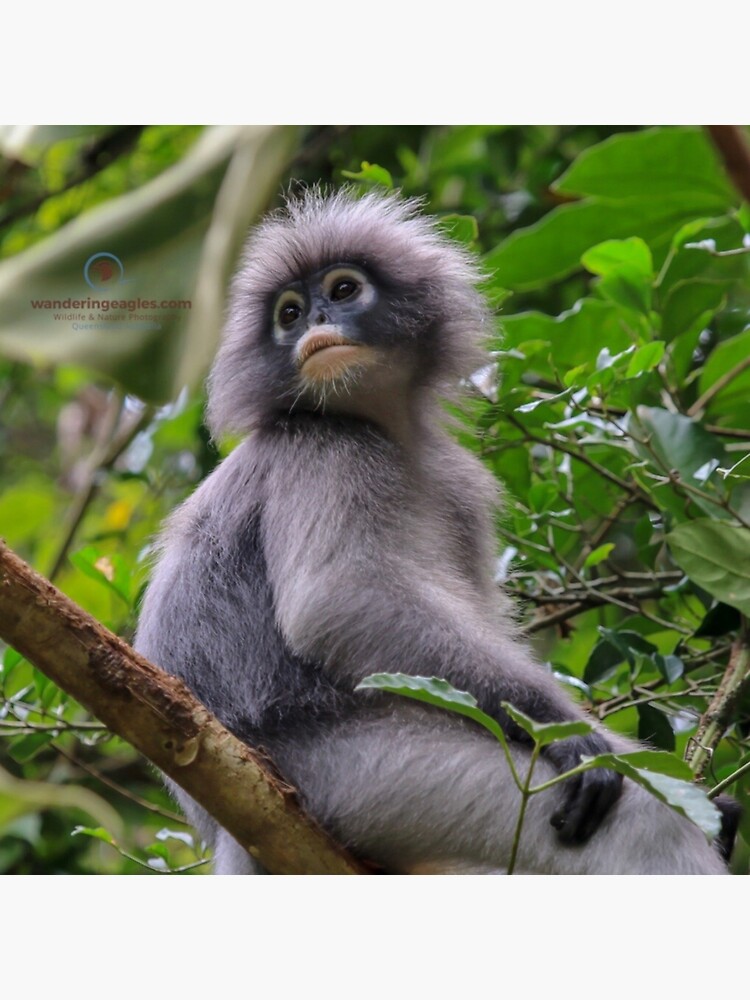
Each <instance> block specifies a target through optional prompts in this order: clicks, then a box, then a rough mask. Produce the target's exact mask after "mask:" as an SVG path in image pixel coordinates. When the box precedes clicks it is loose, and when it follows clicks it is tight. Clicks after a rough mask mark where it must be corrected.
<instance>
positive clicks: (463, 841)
mask: <svg viewBox="0 0 750 1000" xmlns="http://www.w3.org/2000/svg"><path fill="white" fill-rule="evenodd" d="M613 739H615V738H614V737H613ZM616 742H618V743H622V741H619V740H616ZM620 749H633V746H632V745H630V744H627V743H622V746H621V747H620ZM272 755H273V756H274V759H275V760H276V762H277V764H278V765H279V767H280V769H281V771H282V773H283V774H284V775H285V777H286V778H288V779H289V780H290V781H291V782H292V783H293V784H295V785H296V787H298V788H300V789H303V790H304V793H303V803H304V805H305V807H306V808H307V809H308V810H309V812H310V813H311V814H312V815H313V816H314V817H315V818H316V819H317V820H318V821H319V822H320V823H321V824H322V825H323V826H325V827H326V828H327V829H328V830H329V831H330V832H331V833H332V834H333V836H334V837H336V838H337V839H338V840H340V841H341V842H342V843H344V844H345V845H346V846H348V847H349V848H351V850H352V851H353V852H354V853H355V854H358V855H359V856H361V857H363V858H366V859H368V860H372V861H375V862H377V863H378V864H380V865H382V866H383V868H384V869H385V870H386V871H389V872H393V873H409V872H415V873H418V872H426V871H428V870H432V871H445V872H447V871H463V872H487V871H498V872H501V871H504V870H506V869H507V866H508V863H509V859H510V856H511V850H512V846H513V842H514V837H515V832H516V825H517V821H518V815H519V808H520V804H521V800H520V794H519V792H518V790H517V788H516V786H515V784H514V782H513V780H512V778H511V775H510V772H509V769H508V765H507V761H506V760H505V757H504V755H503V753H502V750H501V748H500V746H499V744H497V742H496V741H495V740H493V739H492V737H491V736H489V734H485V733H484V732H483V731H482V730H481V729H479V728H478V727H476V726H474V725H473V724H471V723H468V722H467V721H466V720H463V719H458V718H456V719H453V718H450V717H449V716H447V715H444V714H443V713H439V712H435V711H429V710H425V709H423V708H422V707H421V706H416V705H415V706H411V705H405V706H403V707H401V706H399V708H398V709H396V710H394V711H392V712H389V713H388V714H387V715H386V714H376V713H375V712H373V713H372V715H369V716H367V715H365V716H364V717H362V716H360V717H359V718H358V719H356V720H348V721H346V722H343V723H339V724H335V725H333V726H330V725H329V726H326V727H321V728H320V729H319V730H317V731H312V732H309V733H308V734H307V735H306V737H305V738H304V739H303V738H301V737H300V738H298V739H295V740H294V741H291V740H286V741H285V743H280V744H279V745H278V746H274V747H273V749H272ZM514 755H515V757H516V762H517V767H518V769H519V772H520V773H521V774H522V775H524V774H525V772H526V767H527V766H528V760H529V755H528V753H527V752H526V751H525V750H524V749H523V748H521V747H515V748H514ZM554 774H555V772H554V770H553V768H552V765H551V764H550V763H548V762H547V761H544V760H540V761H538V763H537V769H536V770H535V777H534V782H535V783H541V782H542V781H544V780H546V779H548V778H551V777H553V776H554ZM563 795H564V792H563V790H562V787H561V786H560V787H557V788H553V789H550V790H548V791H547V792H543V793H540V794H538V795H535V796H533V797H532V798H531V800H530V801H529V804H528V808H527V811H526V816H525V820H524V826H523V829H522V831H521V836H520V845H519V850H518V856H517V862H516V868H515V870H516V872H518V873H519V874H521V873H538V874H560V875H585V874H599V875H606V874H613V875H614V874H685V875H687V874H715V875H718V874H723V873H725V871H726V869H725V866H724V865H723V863H722V861H721V859H720V858H719V855H718V853H717V851H716V850H715V849H714V847H713V846H711V845H710V844H708V843H707V841H706V838H705V836H704V835H703V833H702V832H701V831H700V830H699V829H698V827H696V826H695V825H694V824H692V823H691V822H690V821H689V820H686V819H684V818H683V817H681V816H679V815H678V814H677V813H675V812H674V811H673V810H671V809H670V808H669V807H668V806H665V805H663V804H662V803H661V802H659V801H658V800H656V799H655V798H654V797H653V796H651V795H649V794H648V793H647V792H646V791H644V790H643V789H641V788H640V787H639V786H637V785H634V784H633V783H632V782H629V781H627V782H625V787H624V790H623V794H622V796H621V798H620V800H619V801H618V802H617V804H616V805H615V807H614V808H613V809H612V811H611V814H610V815H609V816H607V818H606V819H605V821H604V822H603V823H602V825H601V827H600V829H599V830H597V832H596V833H595V834H594V836H593V837H592V838H591V839H590V840H589V841H588V842H587V843H586V844H583V845H576V846H567V845H562V844H560V842H559V840H558V839H557V836H556V833H555V830H554V828H553V827H552V826H551V824H550V821H549V818H550V815H551V814H553V813H554V811H555V808H556V806H557V805H559V803H560V802H561V801H562V799H563Z"/></svg>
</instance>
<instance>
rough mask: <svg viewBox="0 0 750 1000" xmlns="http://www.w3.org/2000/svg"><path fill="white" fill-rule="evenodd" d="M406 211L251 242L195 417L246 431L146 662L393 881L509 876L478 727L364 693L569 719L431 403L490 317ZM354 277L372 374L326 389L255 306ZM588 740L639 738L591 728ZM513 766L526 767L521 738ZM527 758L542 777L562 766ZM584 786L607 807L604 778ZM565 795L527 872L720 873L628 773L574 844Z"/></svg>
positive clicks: (227, 850)
mask: <svg viewBox="0 0 750 1000" xmlns="http://www.w3.org/2000/svg"><path fill="white" fill-rule="evenodd" d="M416 208H417V207H416V206H415V205H414V204H413V203H409V202H404V201H400V200H398V199H397V198H395V197H385V196H382V195H374V194H372V195H369V196H367V197H365V198H363V199H360V200H356V199H354V198H353V197H352V195H350V194H349V193H346V192H344V193H339V194H337V195H335V196H333V197H329V198H326V197H323V196H322V195H320V194H319V193H316V192H313V193H312V194H309V195H308V196H306V197H305V198H303V199H302V200H300V201H293V202H291V203H290V205H289V206H288V208H287V210H286V212H285V213H282V214H280V215H278V216H276V217H272V218H271V219H270V220H268V221H267V222H265V223H263V224H262V225H261V226H260V227H259V229H258V230H257V231H256V233H255V234H254V235H253V237H252V238H251V241H250V243H249V245H248V249H247V251H246V255H245V261H244V263H243V266H242V268H241V270H240V272H239V274H238V276H237V278H236V280H235V282H234V285H233V289H232V296H231V303H230V309H229V317H228V320H227V325H226V331H225V338H224V342H223V345H222V347H221V349H220V351H219V354H218V356H217V359H216V362H215V365H214V368H213V371H212V373H211V376H210V380H209V405H208V415H209V420H210V422H211V427H212V430H213V431H214V433H217V434H218V433H221V432H224V431H227V430H234V431H241V432H244V433H249V437H247V438H246V440H245V441H243V443H242V444H240V445H239V446H238V447H237V448H236V449H235V450H234V452H233V453H232V454H231V455H230V456H229V458H227V459H226V460H225V461H224V462H223V463H222V464H221V465H220V467H219V468H218V469H217V470H216V471H215V472H214V473H213V474H212V475H211V476H210V477H209V478H208V479H207V480H205V481H204V482H203V483H202V484H201V486H200V487H199V488H198V489H197V490H196V492H195V493H194V495H193V496H192V497H191V498H190V499H189V500H188V501H187V502H186V503H184V504H183V505H182V506H181V507H180V508H179V509H178V510H177V511H176V512H175V513H174V514H173V515H172V517H171V519H170V521H169V523H168V525H167V527H166V529H165V531H164V533H163V535H162V538H161V543H160V544H161V550H160V551H161V554H160V558H159V560H158V564H157V566H156V568H155V571H154V574H153V579H152V581H151V584H150V586H149V589H148V592H147V595H146V598H145V601H144V605H143V609H142V614H141V620H140V624H139V628H138V634H137V640H136V646H137V648H138V649H139V650H140V651H141V652H142V653H144V654H145V655H146V656H148V657H149V658H150V659H152V660H154V661H155V662H156V663H159V664H161V665H162V666H163V667H164V668H165V669H167V670H169V671H170V672H172V673H175V674H178V675H179V676H181V677H183V678H184V679H185V680H186V682H187V683H188V684H189V685H190V686H191V687H192V689H193V690H194V691H195V693H196V694H197V696H198V697H199V698H200V699H201V700H202V701H204V702H205V703H206V705H208V707H209V708H210V709H211V710H212V711H213V712H214V713H215V714H216V715H217V716H218V717H219V718H220V719H221V720H222V721H223V722H224V723H225V724H226V725H227V726H228V727H229V728H230V729H232V730H233V731H234V732H235V733H237V734H238V735H239V736H240V737H241V738H243V739H245V740H247V741H248V742H250V743H252V744H255V745H262V746H263V747H265V748H266V749H267V750H269V752H270V753H271V756H272V757H273V759H274V760H275V762H276V764H277V765H278V767H279V769H280V770H281V772H282V773H283V774H284V776H285V777H286V778H287V779H288V780H289V781H291V782H292V783H293V784H294V785H295V786H296V787H297V788H298V789H299V791H300V794H301V797H302V800H303V803H304V805H305V806H306V808H307V809H308V810H309V812H310V813H311V814H312V815H313V816H315V817H316V818H317V819H318V820H319V821H320V822H321V823H322V824H323V825H324V826H325V827H326V828H327V829H328V830H330V832H331V833H332V834H333V835H334V836H335V837H337V838H338V839H339V840H340V841H341V842H342V843H344V844H346V845H348V846H349V847H351V848H352V849H353V850H355V851H356V852H357V853H358V854H360V855H361V856H362V857H364V858H367V859H369V860H371V861H374V862H376V863H378V864H380V865H382V866H383V867H384V868H385V869H386V870H388V871H392V872H408V871H418V870H426V869H435V868H438V869H441V870H446V871H448V870H455V871H483V872H484V871H503V870H504V869H505V867H506V865H507V863H508V858H509V853H510V846H511V843H512V834H513V828H514V823H515V818H516V816H517V810H518V795H517V791H516V789H515V786H514V785H513V783H512V781H511V780H510V777H509V774H508V772H507V767H506V765H505V762H504V761H503V759H502V755H501V753H500V751H499V748H498V746H497V743H496V742H495V741H494V740H493V739H492V737H490V736H489V734H487V733H485V732H484V731H482V730H480V729H479V728H478V727H476V726H474V725H473V724H471V723H469V722H468V721H466V720H464V719H460V718H454V717H452V716H450V715H448V714H447V713H443V712H440V711H439V710H430V709H428V708H426V707H424V706H420V705H416V704H413V703H410V702H409V703H405V702H403V701H402V700H400V699H397V698H395V697H388V696H382V695H378V696H374V695H369V696H368V695H366V694H360V693H357V694H355V693H354V692H353V688H354V686H355V685H356V683H357V682H358V681H359V680H360V679H361V678H363V677H364V676H366V675H367V674H369V673H373V672H377V671H402V672H407V673H413V674H421V675H427V676H430V675H436V676H442V677H445V678H447V679H448V680H451V681H452V682H453V683H454V684H456V686H458V687H462V688H466V689H469V690H471V691H472V692H473V693H474V694H475V695H476V696H477V697H478V698H479V700H480V703H481V704H482V705H483V707H486V708H487V710H488V711H492V712H494V713H495V714H496V715H497V714H498V706H499V702H500V700H501V699H506V700H509V701H511V702H513V703H515V704H516V705H518V707H520V708H522V709H523V710H524V711H527V712H528V713H529V714H531V715H533V716H534V717H536V718H540V719H562V718H565V719H571V718H580V717H582V713H581V711H580V709H579V708H578V707H577V706H576V705H575V704H574V703H573V702H572V701H571V700H570V699H569V698H568V696H567V694H565V693H563V691H562V689H560V688H559V687H558V685H557V684H556V683H555V681H554V680H553V678H552V677H551V675H550V674H549V673H547V672H546V671H545V670H544V669H543V668H542V667H541V666H540V665H539V664H537V663H536V662H535V661H534V659H533V658H532V656H531V654H530V652H529V651H528V649H527V648H526V647H525V645H524V644H523V643H522V642H520V641H519V639H518V637H517V635H516V629H515V627H514V625H513V620H512V615H511V612H510V609H509V607H508V604H507V600H506V599H505V598H504V597H503V596H502V595H500V594H499V593H498V591H497V588H496V585H495V584H494V582H493V555H494V535H493V529H492V516H493V510H494V507H495V504H496V500H497V497H496V484H495V483H494V481H493V480H492V478H491V476H490V475H489V474H488V473H487V472H486V471H485V470H484V469H483V467H482V466H481V464H480V463H479V462H478V461H477V460H476V459H475V458H474V457H473V456H471V455H470V454H468V453H467V452H465V451H464V450H463V449H461V448H460V447H459V446H458V445H457V444H456V443H455V442H454V441H453V440H452V438H451V437H450V436H449V434H448V433H447V432H446V431H445V429H444V428H443V427H442V426H441V420H440V409H439V406H438V395H439V394H442V393H444V392H445V391H446V390H447V389H449V388H452V387H453V386H455V384H456V382H457V380H458V379H459V378H460V377H465V376H467V375H468V374H470V372H471V371H472V370H474V369H475V368H476V367H478V366H479V364H481V360H482V354H481V341H482V339H483V337H484V335H485V332H486V325H487V318H486V317H487V312H486V309H485V305H484V303H483V301H482V299H481V298H480V296H479V295H478V294H477V293H476V292H475V290H474V285H475V281H476V277H477V275H476V272H475V269H474V267H473V265H472V264H471V262H470V261H469V260H468V258H467V257H466V255H465V254H464V253H463V252H462V251H460V250H459V249H457V248H456V247H454V246H453V245H452V244H450V243H449V242H448V241H447V240H446V239H445V238H443V237H442V236H440V235H439V233H438V231H437V230H436V229H435V227H434V225H433V223H432V222H431V221H430V220H429V219H426V218H424V217H422V216H419V215H417V214H416ZM342 262H343V263H346V262H350V263H357V265H358V266H363V267H372V268H374V269H375V270H376V271H377V273H378V275H379V276H380V279H381V287H384V288H386V289H387V293H386V294H384V295H381V300H382V299H385V303H384V305H383V311H382V312H381V314H379V315H381V317H382V318H381V320H379V322H380V324H381V328H382V329H381V328H378V330H376V331H375V333H373V334H372V336H373V337H375V338H376V340H377V346H378V351H379V352H380V354H379V355H378V357H383V358H385V359H386V360H385V361H382V362H378V364H377V365H376V366H375V367H374V368H373V369H372V370H367V371H364V372H359V371H358V370H355V371H354V375H353V378H352V380H350V381H349V382H348V383H347V385H346V387H345V390H342V388H341V385H340V384H339V383H337V382H333V383H332V384H331V385H330V386H329V387H328V389H327V391H326V393H325V395H324V396H321V397H318V396H315V395H314V394H312V395H310V394H305V392H304V386H303V385H301V382H300V379H301V378H302V376H301V375H300V374H299V373H298V372H297V371H296V370H295V369H294V367H293V365H292V363H291V361H290V360H289V358H288V356H287V355H286V354H285V353H284V351H283V350H282V348H281V347H280V346H279V344H278V343H274V341H273V338H271V336H270V334H269V311H270V308H271V305H272V302H273V296H274V294H275V293H276V292H278V291H279V290H281V289H282V288H283V287H284V286H285V285H287V284H289V283H290V282H293V281H295V280H297V279H298V278H300V277H301V276H304V275H307V274H310V273H312V272H315V271H317V270H319V269H320V268H325V267H326V266H327V265H329V264H334V263H342ZM373 322H374V321H373ZM378 338H379V339H378ZM391 357H392V358H395V359H396V360H395V361H394V362H393V363H389V361H388V358H391ZM404 373H405V374H404ZM250 432H252V433H250ZM504 722H505V723H507V719H506V720H504ZM596 739H597V740H598V741H599V742H598V744H597V745H596V746H595V749H602V748H606V747H607V746H610V747H612V748H613V749H626V748H632V746H633V745H632V744H630V743H627V741H623V740H622V739H620V738H619V737H615V736H613V735H612V734H609V733H607V732H606V731H605V730H604V729H603V728H601V729H600V731H599V736H597V737H596ZM570 742H571V741H565V743H570ZM560 746H562V744H561V745H560ZM579 749H580V750H581V751H582V752H585V747H584V745H583V744H581V746H580V748H579ZM514 753H516V754H517V756H518V757H519V760H520V763H521V766H523V760H524V759H525V758H526V757H527V751H526V750H525V748H524V746H523V745H522V744H521V743H516V744H514ZM575 759H577V757H576V758H575ZM538 766H539V771H538V774H539V776H540V777H541V776H543V775H545V774H547V775H549V776H552V775H553V774H554V773H555V772H556V771H557V770H559V769H560V766H561V765H560V762H559V761H557V760H556V759H555V758H554V756H550V757H549V758H542V759H541V760H540V762H539V765H538ZM591 774H592V775H597V777H594V778H592V779H591V781H592V782H596V781H600V782H604V783H606V781H607V780H610V781H611V778H610V779H608V778H607V777H606V776H607V775H610V772H591ZM587 780H588V776H587ZM584 787H585V788H588V789H592V788H593V789H595V790H596V789H598V788H599V787H602V788H605V789H606V788H607V787H608V788H609V791H608V794H609V795H610V798H611V799H612V800H614V799H615V798H617V794H616V792H615V793H612V786H611V784H610V786H606V784H602V785H601V786H599V785H595V784H591V785H586V786H584ZM618 790H619V789H618ZM174 791H175V794H176V797H177V798H178V800H179V801H180V802H181V803H182V805H183V808H185V810H186V812H187V814H188V817H189V818H190V820H191V822H193V823H194V824H196V826H197V827H198V828H199V829H200V831H201V833H202V835H203V836H204V837H206V838H207V839H208V840H209V841H210V842H212V843H213V844H214V845H215V870H216V872H217V873H218V874H231V873H237V874H248V873H252V872H254V871H258V870H259V869H258V867H257V865H256V864H255V863H254V862H253V861H252V859H251V858H250V856H249V855H247V854H246V853H245V852H244V851H243V850H242V848H241V847H240V846H239V845H238V844H236V842H235V841H233V840H232V839H231V838H230V837H229V835H228V834H227V833H226V831H224V830H221V828H218V827H217V824H216V823H215V822H214V821H213V820H212V819H211V818H210V817H208V816H207V815H206V814H205V812H203V810H202V809H200V807H198V806H197V805H196V803H194V802H193V801H192V800H191V799H189V797H188V796H186V795H185V793H184V792H182V791H180V790H179V789H177V788H175V789H174ZM569 794H570V793H569V792H566V791H565V789H564V788H563V789H560V788H559V786H558V788H556V789H553V790H551V791H549V792H547V793H544V794H543V795H541V796H537V797H536V798H534V799H533V800H532V802H531V804H530V807H529V811H528V814H527V820H526V828H525V835H524V838H523V842H522V847H521V854H520V870H522V871H526V872H540V873H541V872H548V873H559V874H585V873H589V874H593V873H600V874H607V873H611V874H617V873H637V872H644V873H661V874H692V873H696V874H697V873H704V874H720V873H722V872H723V871H724V870H725V868H724V865H723V863H722V862H721V861H720V859H719V857H718V854H717V852H716V850H715V849H714V848H713V847H712V846H711V845H709V844H707V843H706V840H705V838H704V836H703V834H702V833H701V832H700V831H699V830H698V829H697V827H695V826H693V824H691V823H690V822H688V821H687V820H684V819H682V818H681V817H679V816H678V815H677V814H676V813H674V812H673V811H672V810H670V809H669V808H667V807H666V806H664V805H662V804H661V803H659V802H657V801H656V800H655V799H653V798H652V797H651V796H649V795H648V794H647V793H645V792H643V791H642V790H641V789H640V788H638V787H637V786H635V785H633V784H632V783H630V782H625V785H624V788H623V791H622V795H621V796H620V797H619V799H617V801H616V803H615V804H614V806H612V807H611V808H610V809H609V811H608V812H606V807H605V810H603V811H604V812H606V814H605V815H604V817H603V820H601V825H600V826H599V829H598V830H597V831H596V832H595V833H594V835H593V836H592V837H591V838H590V839H589V840H588V841H587V842H586V843H585V844H583V845H578V846H565V845H562V844H561V843H560V840H559V838H558V836H557V834H556V833H555V830H554V829H553V827H552V826H551V825H550V817H551V816H552V815H553V814H555V813H556V812H557V811H559V810H561V809H565V807H566V803H568V802H569Z"/></svg>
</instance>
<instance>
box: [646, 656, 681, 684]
mask: <svg viewBox="0 0 750 1000" xmlns="http://www.w3.org/2000/svg"><path fill="white" fill-rule="evenodd" d="M652 659H653V661H654V663H655V665H656V669H657V670H658V671H659V673H660V674H661V675H662V677H663V678H664V680H665V681H667V682H668V683H669V684H674V682H675V681H676V680H679V678H680V677H682V675H683V674H684V673H685V664H684V663H683V661H682V660H681V659H680V657H679V656H675V655H674V654H672V653H670V654H669V655H668V656H662V654H661V653H656V654H655V655H654V656H653V657H652Z"/></svg>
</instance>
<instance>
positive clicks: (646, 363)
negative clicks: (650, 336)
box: [625, 340, 666, 378]
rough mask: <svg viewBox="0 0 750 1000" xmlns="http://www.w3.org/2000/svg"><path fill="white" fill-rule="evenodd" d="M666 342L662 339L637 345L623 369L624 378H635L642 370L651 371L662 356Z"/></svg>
mask: <svg viewBox="0 0 750 1000" xmlns="http://www.w3.org/2000/svg"><path fill="white" fill-rule="evenodd" d="M665 348H666V344H665V343H664V341H663V340H654V341H652V342H651V343H650V344H644V345H643V347H639V348H638V350H637V351H636V352H635V354H634V355H633V356H632V357H631V359H630V362H629V364H628V367H627V368H626V370H625V378H635V377H636V376H638V375H642V374H643V372H650V371H653V369H654V368H656V366H657V365H658V364H659V362H660V361H661V359H662V358H663V357H664V350H665Z"/></svg>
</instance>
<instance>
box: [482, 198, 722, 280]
mask: <svg viewBox="0 0 750 1000" xmlns="http://www.w3.org/2000/svg"><path fill="white" fill-rule="evenodd" d="M706 207H707V206H706V201H705V200H703V199H702V197H701V195H700V194H699V193H695V192H693V193H690V192H686V193H684V194H676V195H672V196H669V195H665V196H663V197H653V196H651V194H650V192H649V197H648V198H646V197H644V198H643V200H641V201H633V202H631V203H628V204H614V203H611V202H599V201H582V202H579V203H577V204H573V205H562V206H560V207H559V208H555V209H553V210H552V211H551V212H549V213H548V214H547V215H545V216H544V217H543V218H542V219H541V220H540V221H539V222H536V223H535V224H534V225H533V226H529V227H528V228H526V229H517V230H516V231H515V232H514V233H512V234H511V235H510V236H509V237H508V238H507V239H506V240H504V241H503V242H502V243H501V244H500V245H499V246H497V247H495V249H493V250H491V251H490V252H489V253H488V254H487V255H486V257H485V264H486V266H487V269H488V270H491V271H493V272H494V276H495V280H496V281H497V282H498V283H499V284H500V285H502V286H503V287H504V288H511V289H513V290H515V291H527V290H532V289H534V288H540V287H541V286H543V285H546V284H548V283H549V282H551V281H557V280H559V279H560V278H564V277H566V276H567V275H568V274H570V273H571V272H573V271H576V270H578V269H579V268H580V261H581V257H582V256H583V254H584V253H585V252H586V251H587V250H588V249H589V247H592V246H594V245H595V244H597V243H601V242H603V241H604V240H612V239H626V238H627V237H629V236H633V235H634V234H635V235H637V236H639V237H640V238H641V239H642V240H644V241H645V242H646V243H648V244H649V246H650V247H651V249H652V250H653V251H656V250H659V249H662V248H664V247H666V246H667V245H668V244H669V241H670V239H671V237H672V233H673V232H674V231H675V229H677V228H678V227H679V226H681V225H682V224H683V223H684V222H686V221H687V220H689V219H692V218H694V217H695V215H696V214H700V213H701V212H703V211H705V209H706Z"/></svg>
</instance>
